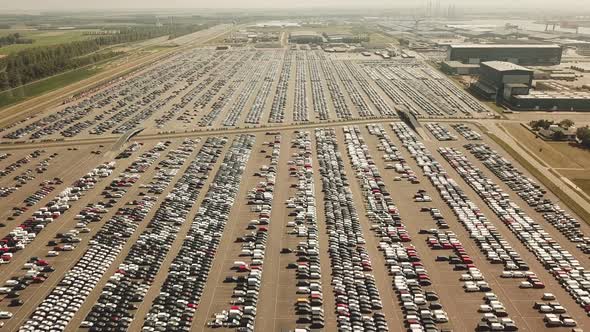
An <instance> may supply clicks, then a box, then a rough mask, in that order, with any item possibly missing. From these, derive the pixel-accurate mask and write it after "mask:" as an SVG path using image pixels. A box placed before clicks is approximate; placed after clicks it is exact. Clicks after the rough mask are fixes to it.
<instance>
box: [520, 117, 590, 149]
mask: <svg viewBox="0 0 590 332" xmlns="http://www.w3.org/2000/svg"><path fill="white" fill-rule="evenodd" d="M529 125H530V126H531V128H533V130H540V129H541V128H543V129H549V127H550V126H552V125H558V126H559V127H561V128H563V129H565V130H567V129H570V128H572V127H573V126H574V125H575V123H574V121H572V120H570V119H564V120H562V121H560V122H555V121H552V120H545V119H541V120H534V121H531V122H529ZM552 138H553V139H555V140H562V139H564V138H565V134H564V133H563V132H562V131H556V132H554V133H553V137H552ZM576 138H577V139H578V142H579V143H580V145H581V146H583V147H585V148H589V149H590V127H588V126H584V127H579V128H577V129H576Z"/></svg>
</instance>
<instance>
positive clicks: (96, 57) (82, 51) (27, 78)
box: [0, 25, 205, 91]
mask: <svg viewBox="0 0 590 332" xmlns="http://www.w3.org/2000/svg"><path fill="white" fill-rule="evenodd" d="M203 28H205V26H204V25H190V26H162V27H125V28H120V29H119V33H116V34H111V35H104V36H99V37H96V38H90V39H87V40H81V41H75V42H70V43H65V44H59V45H52V46H45V47H32V48H28V49H25V50H22V51H19V52H15V53H12V54H9V55H8V56H6V57H4V58H0V91H3V90H8V89H11V88H16V87H19V86H21V85H23V84H27V83H30V82H33V81H36V80H39V79H42V78H46V77H49V76H52V75H56V74H59V73H62V72H64V71H67V70H72V69H76V68H79V67H83V66H86V65H89V64H92V63H96V62H98V61H102V60H104V59H108V58H111V57H113V56H116V55H117V54H119V53H117V52H98V51H100V49H101V48H103V47H105V46H109V45H116V44H123V43H130V42H137V41H142V40H146V39H151V38H156V37H161V36H166V35H169V36H171V38H175V37H178V36H182V35H184V34H188V33H192V32H194V31H197V30H200V29H203Z"/></svg>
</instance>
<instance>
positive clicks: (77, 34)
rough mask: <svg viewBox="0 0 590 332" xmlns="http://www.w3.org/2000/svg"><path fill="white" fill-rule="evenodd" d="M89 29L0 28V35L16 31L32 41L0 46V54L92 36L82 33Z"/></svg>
mask: <svg viewBox="0 0 590 332" xmlns="http://www.w3.org/2000/svg"><path fill="white" fill-rule="evenodd" d="M89 31H93V30H64V31H38V30H15V29H0V36H5V35H8V34H11V33H17V32H18V33H20V34H21V35H22V36H23V38H30V39H33V41H34V42H33V43H32V44H15V45H8V46H4V47H0V54H10V53H14V52H18V51H20V50H24V49H26V48H31V47H38V46H49V45H56V44H62V43H68V42H73V41H78V40H84V39H88V38H94V37H95V36H92V35H84V33H86V32H89Z"/></svg>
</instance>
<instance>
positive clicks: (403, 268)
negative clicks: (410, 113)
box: [343, 126, 449, 332]
mask: <svg viewBox="0 0 590 332" xmlns="http://www.w3.org/2000/svg"><path fill="white" fill-rule="evenodd" d="M343 130H344V133H345V144H347V151H348V156H349V158H350V160H351V164H352V167H353V169H354V170H355V171H356V174H357V176H356V177H357V179H358V181H359V185H360V186H361V189H362V194H363V196H364V199H365V206H366V207H367V216H368V217H369V221H370V222H371V223H372V226H371V229H372V230H373V232H374V233H375V235H376V236H377V237H378V238H379V239H380V243H379V250H381V251H382V252H383V256H384V258H385V262H386V266H387V270H388V271H389V273H390V274H391V275H392V276H393V288H394V290H395V292H396V294H397V296H398V299H399V301H400V306H401V307H402V310H403V313H404V320H405V325H406V327H407V328H408V330H410V331H429V332H430V331H432V332H434V331H439V329H438V327H437V324H439V323H446V322H448V321H449V318H448V315H447V313H446V312H445V311H444V310H443V307H442V305H441V304H440V303H439V302H437V301H438V296H437V295H436V292H434V291H432V290H430V289H428V286H430V285H432V281H431V279H430V276H429V275H428V271H427V270H426V268H425V267H424V265H423V263H422V262H421V260H420V256H419V254H418V252H417V250H416V248H415V247H414V246H412V245H404V243H407V242H410V241H411V237H410V235H409V233H408V231H407V230H406V228H405V225H404V223H403V221H402V219H401V216H400V214H399V209H398V207H397V206H396V205H395V203H394V201H393V198H392V197H391V194H390V193H389V191H388V189H387V187H386V186H385V183H384V182H383V179H382V177H381V173H380V171H379V169H378V168H377V166H376V164H375V161H374V160H373V158H372V156H371V154H370V152H369V148H368V146H367V145H366V143H365V141H364V138H363V137H362V136H361V134H360V129H359V128H358V127H356V126H355V127H344V129H343ZM427 294H428V296H427Z"/></svg>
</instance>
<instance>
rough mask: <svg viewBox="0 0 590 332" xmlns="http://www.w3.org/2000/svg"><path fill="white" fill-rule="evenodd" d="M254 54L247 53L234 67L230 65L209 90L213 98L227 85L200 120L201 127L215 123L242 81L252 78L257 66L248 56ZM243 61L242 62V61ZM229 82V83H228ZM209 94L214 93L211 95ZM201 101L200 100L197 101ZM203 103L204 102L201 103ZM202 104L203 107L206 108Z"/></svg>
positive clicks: (208, 92)
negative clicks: (251, 75)
mask: <svg viewBox="0 0 590 332" xmlns="http://www.w3.org/2000/svg"><path fill="white" fill-rule="evenodd" d="M251 56H252V54H251V55H249V56H247V55H245V57H243V58H242V60H238V61H236V62H235V63H234V64H233V67H230V68H229V69H228V70H227V71H226V72H225V75H222V76H221V78H219V79H218V80H217V81H216V82H215V83H214V84H213V85H212V86H211V87H212V88H211V89H210V90H209V91H207V96H208V97H207V98H205V100H208V99H209V98H213V97H214V96H215V95H214V94H216V93H217V92H218V91H219V90H221V88H222V87H224V86H226V85H227V88H226V90H225V91H224V92H223V93H222V94H221V95H219V97H217V99H216V100H215V102H214V103H213V104H212V105H211V111H209V113H207V114H205V115H204V116H203V117H202V118H201V119H200V120H199V122H198V125H199V126H200V127H207V126H211V125H213V123H214V122H215V120H217V117H218V116H219V114H221V111H222V110H223V109H224V108H225V107H226V106H227V105H228V104H229V102H230V101H231V100H232V98H233V95H234V94H235V92H236V91H238V90H239V87H240V86H241V85H242V82H244V81H246V80H249V79H250V74H251V73H252V72H253V71H254V70H255V69H256V66H255V65H254V64H253V63H252V61H249V60H248V58H250V57H251ZM240 61H241V62H240ZM228 83H229V85H228ZM209 94H213V95H211V96H210V97H209ZM197 102H199V101H197ZM201 105H202V104H201ZM204 107H205V106H202V107H201V108H204Z"/></svg>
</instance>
